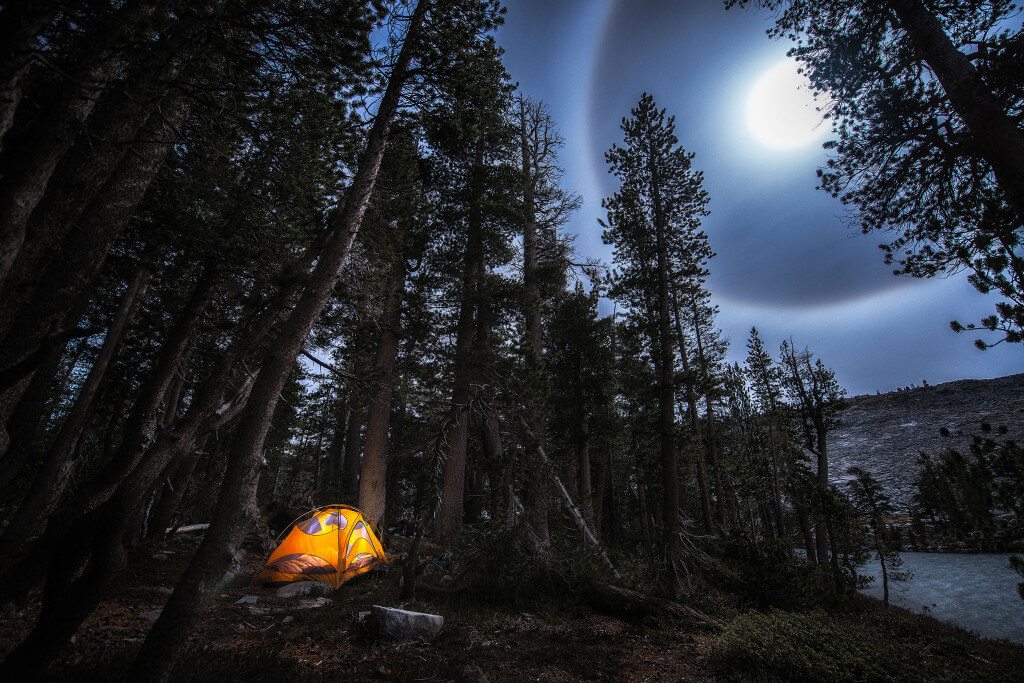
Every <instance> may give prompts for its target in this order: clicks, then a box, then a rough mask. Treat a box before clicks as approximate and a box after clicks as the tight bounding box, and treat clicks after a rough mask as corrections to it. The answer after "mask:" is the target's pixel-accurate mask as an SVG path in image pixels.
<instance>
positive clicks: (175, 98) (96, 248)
mask: <svg viewBox="0 0 1024 683" xmlns="http://www.w3.org/2000/svg"><path fill="white" fill-rule="evenodd" d="M189 108H190V101H189V100H188V99H187V98H186V97H185V96H184V95H183V94H181V93H179V92H174V93H172V94H171V95H169V97H168V98H167V100H165V102H164V103H163V105H162V106H161V111H160V112H159V114H158V115H155V116H153V117H152V118H151V120H150V121H149V123H148V124H147V126H146V127H145V130H146V131H148V132H147V137H146V140H145V141H140V142H137V143H136V145H135V148H134V149H135V154H132V155H130V156H129V157H127V158H126V159H125V161H124V163H122V164H121V165H120V166H119V167H118V170H117V172H116V173H115V174H114V175H113V176H112V177H111V179H110V182H108V184H107V185H106V187H105V188H104V190H103V192H102V193H101V195H100V196H99V197H98V198H97V200H96V201H95V202H93V204H92V206H91V207H90V210H89V212H88V213H87V214H86V215H85V216H84V217H83V219H82V220H81V222H80V225H79V227H80V229H79V230H74V231H72V232H71V234H70V235H69V237H68V240H67V241H66V243H65V244H64V245H63V247H62V248H61V249H60V251H59V252H58V253H57V254H56V255H55V256H54V257H53V258H52V259H51V261H50V263H49V265H48V266H47V268H46V269H45V270H44V271H43V275H42V277H40V278H38V279H39V282H40V284H39V285H38V286H37V287H36V288H35V290H34V291H33V293H32V296H31V298H30V299H28V300H27V302H26V304H25V305H24V306H22V307H21V308H20V309H19V310H18V311H17V314H16V315H15V317H14V318H13V323H12V325H11V326H10V327H8V328H7V330H8V332H7V334H4V335H3V337H2V341H0V366H2V367H9V366H10V365H12V364H14V363H17V362H18V361H19V360H21V359H23V358H24V357H25V356H26V355H28V354H31V353H32V352H34V351H35V350H37V349H38V348H40V345H41V344H44V343H45V340H46V339H47V338H48V336H51V335H53V334H55V333H57V332H59V331H60V328H61V327H63V328H64V329H67V328H69V327H71V326H73V325H74V324H76V323H77V318H78V316H77V315H75V316H72V315H70V313H71V312H73V311H75V310H78V309H79V308H80V309H83V310H84V308H85V306H86V303H87V298H88V294H89V292H90V290H91V289H92V287H93V284H94V282H95V279H96V277H97V274H98V273H99V271H100V269H101V268H102V266H103V263H104V260H105V259H106V256H107V253H108V252H109V251H110V247H111V245H113V243H114V241H115V240H116V239H117V237H118V236H119V235H120V234H121V232H122V231H123V229H124V228H125V226H126V225H127V224H128V221H129V220H130V219H131V217H132V215H133V214H134V213H135V209H136V207H137V206H138V203H139V201H140V200H141V198H142V195H143V194H144V193H145V191H146V189H147V188H148V187H149V184H150V182H152V180H153V178H154V177H155V176H156V173H157V171H158V170H159V169H160V167H161V166H162V165H163V163H164V160H165V158H166V156H167V152H168V151H169V150H170V146H171V143H172V142H173V140H174V139H175V136H176V135H177V129H178V128H180V126H181V125H182V123H183V122H184V120H185V118H186V116H187V115H188V111H189ZM26 388H27V383H26V385H25V386H24V387H21V388H18V387H12V388H10V389H7V390H5V391H0V425H2V424H4V423H5V422H6V421H7V419H8V417H9V415H10V413H9V412H7V411H8V410H10V408H9V406H11V405H12V404H14V403H16V402H17V401H18V400H19V399H20V396H21V394H22V393H23V392H24V391H25V390H26ZM5 446H6V431H5V430H3V431H0V452H3V450H4V448H5Z"/></svg>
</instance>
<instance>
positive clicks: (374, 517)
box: [359, 228, 408, 531]
mask: <svg viewBox="0 0 1024 683" xmlns="http://www.w3.org/2000/svg"><path fill="white" fill-rule="evenodd" d="M403 240H404V231H402V230H401V229H398V228H396V229H395V230H394V231H393V234H392V240H391V242H392V244H393V245H394V249H395V254H394V258H393V259H392V263H391V272H390V274H389V276H388V292H387V297H386V299H385V300H384V310H383V311H381V316H380V322H379V327H380V330H381V337H380V343H379V344H378V346H377V357H376V359H375V360H374V381H375V383H376V390H375V391H374V392H373V395H372V397H371V398H370V406H369V409H368V410H367V415H366V436H365V437H364V439H363V462H362V466H361V468H360V472H359V509H360V510H362V511H363V517H364V518H365V519H366V520H367V521H369V522H370V526H372V527H373V528H374V529H376V530H378V531H379V530H380V528H381V523H382V522H383V520H384V510H385V507H386V499H385V493H386V488H387V454H388V432H389V429H390V426H391V395H392V393H393V392H394V384H395V376H394V375H395V359H396V358H397V357H398V342H399V339H400V334H401V322H402V298H403V296H404V294H405V278H406V271H407V270H408V266H407V265H406V261H405V254H404V249H402V243H403Z"/></svg>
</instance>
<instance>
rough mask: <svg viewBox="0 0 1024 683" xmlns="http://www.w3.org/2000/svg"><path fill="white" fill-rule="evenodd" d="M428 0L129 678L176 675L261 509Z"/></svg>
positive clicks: (352, 238)
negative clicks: (210, 508)
mask: <svg viewBox="0 0 1024 683" xmlns="http://www.w3.org/2000/svg"><path fill="white" fill-rule="evenodd" d="M429 4H430V3H429V2H426V1H425V0H420V2H418V3H417V5H416V9H415V10H414V11H413V14H412V17H411V19H410V22H409V29H408V31H407V33H406V37H405V40H404V42H403V45H402V48H401V51H400V53H399V55H398V58H397V60H396V62H395V65H394V67H393V70H392V72H391V76H390V77H389V79H388V84H387V88H386V89H385V91H384V94H383V96H382V97H381V101H380V104H379V105H378V108H377V113H376V116H375V117H374V121H373V126H372V127H371V129H370V132H369V136H368V138H367V144H366V149H365V150H364V151H363V153H362V155H361V156H360V159H359V164H358V170H357V171H356V173H355V177H354V178H353V179H352V184H351V186H350V188H349V191H348V193H347V196H346V201H345V205H344V207H343V209H342V210H341V212H340V213H339V215H338V218H337V221H336V222H335V224H334V225H333V226H332V227H333V232H332V234H331V235H330V237H329V238H328V242H327V244H326V245H325V248H324V251H323V253H322V254H321V256H320V259H319V260H318V261H317V265H316V268H315V269H314V270H313V273H312V275H311V276H310V278H309V281H308V283H307V284H306V287H305V289H304V291H303V292H302V295H301V296H300V298H299V301H298V302H297V303H296V305H295V307H294V308H293V309H292V312H291V314H290V315H289V316H288V319H287V320H286V321H285V322H284V324H283V325H282V327H281V331H280V332H279V333H278V335H277V336H276V338H275V339H274V340H273V341H272V343H271V344H270V346H269V349H268V351H267V354H266V356H265V357H264V362H263V364H262V367H261V369H260V372H259V375H258V376H257V379H256V382H255V384H254V386H253V389H252V396H251V398H250V400H249V401H248V402H247V403H246V407H245V409H244V410H243V412H242V414H241V417H240V418H239V423H238V426H237V427H236V428H235V438H234V440H233V442H232V445H231V450H230V451H229V455H228V467H227V471H226V472H225V475H224V484H223V486H222V488H221V495H220V496H219V497H218V500H217V506H216V509H215V510H214V514H213V518H212V521H211V523H210V528H209V529H207V531H206V535H205V536H204V538H203V542H202V544H201V545H200V547H199V549H198V550H197V552H196V554H195V555H194V556H193V558H192V561H191V562H190V563H189V566H188V569H186V570H185V574H184V576H183V577H182V579H181V582H180V583H179V584H178V586H177V587H176V588H175V590H174V593H173V594H172V595H171V597H170V599H169V600H168V602H167V604H166V605H165V607H164V608H163V611H162V612H161V614H160V618H159V619H157V621H156V623H155V624H154V625H153V628H152V629H151V630H150V632H149V635H148V636H147V637H146V640H145V642H144V643H143V645H142V648H141V650H140V652H139V655H138V657H137V659H136V662H135V665H134V667H133V670H132V673H131V675H130V677H131V678H132V679H135V680H146V681H150V680H167V679H168V678H169V677H170V675H171V673H172V671H173V667H174V663H175V661H176V660H177V659H178V658H179V656H180V653H181V651H182V649H183V646H184V645H185V642H186V641H187V638H188V634H189V632H190V631H191V627H192V624H193V623H194V621H195V619H196V617H197V616H198V613H199V609H200V608H201V606H202V604H203V601H204V599H205V598H206V596H207V594H208V593H209V592H210V591H211V590H212V589H213V588H214V586H215V584H216V581H217V579H219V578H220V575H221V574H222V573H223V571H224V568H225V566H226V565H227V564H228V562H229V561H230V559H231V558H232V557H233V556H234V554H235V551H236V549H237V547H238V545H239V543H240V542H241V540H242V538H243V537H244V536H245V533H246V531H247V529H248V527H249V526H250V523H251V522H252V521H253V519H254V518H255V515H256V512H257V511H256V509H255V501H254V499H253V497H254V494H255V492H256V485H257V484H258V482H259V460H260V456H261V454H262V453H263V446H264V443H265V441H266V436H267V432H268V430H269V428H270V419H271V417H272V415H273V412H274V409H275V408H276V406H277V402H278V399H279V398H280V395H281V389H282V388H283V386H284V383H285V381H286V380H287V377H288V373H289V372H290V370H291V369H292V366H293V365H294V363H295V359H296V357H297V356H298V354H299V351H301V350H302V345H303V343H304V342H305V340H306V337H307V335H308V334H309V331H310V330H311V329H312V327H313V324H314V323H315V322H316V319H317V318H318V317H319V315H320V312H321V311H322V310H323V308H324V306H325V305H326V304H327V301H328V299H329V298H330V296H331V293H332V291H333V289H334V286H335V285H336V284H337V282H338V279H339V278H340V276H341V271H342V268H343V267H344V265H345V262H346V261H347V259H348V256H349V253H350V252H351V250H352V244H353V242H354V241H355V238H356V235H357V234H358V232H359V228H360V225H361V224H362V220H363V215H364V214H365V213H366V208H367V205H368V204H369V200H370V195H371V193H372V192H373V186H374V183H375V182H376V179H377V173H378V171H379V170H380V165H381V160H382V158H383V156H384V148H385V145H386V143H387V138H388V133H389V131H390V128H391V123H392V121H393V119H394V116H395V112H396V111H397V109H398V103H399V98H400V96H401V91H402V87H403V85H404V83H405V79H406V76H407V73H406V72H407V69H408V67H409V63H410V61H411V59H412V55H413V51H414V50H415V49H416V45H417V43H418V40H419V34H420V30H421V27H422V24H423V20H424V16H425V15H426V12H427V9H428V6H429Z"/></svg>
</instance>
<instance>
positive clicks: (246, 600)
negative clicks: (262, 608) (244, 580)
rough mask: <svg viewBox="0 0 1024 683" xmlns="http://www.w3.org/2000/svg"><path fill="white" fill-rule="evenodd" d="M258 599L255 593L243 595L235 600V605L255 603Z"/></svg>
mask: <svg viewBox="0 0 1024 683" xmlns="http://www.w3.org/2000/svg"><path fill="white" fill-rule="evenodd" d="M257 600H259V598H257V597H256V596H255V595H243V596H242V597H240V598H239V599H238V600H236V601H235V604H236V605H255V604H256V601H257Z"/></svg>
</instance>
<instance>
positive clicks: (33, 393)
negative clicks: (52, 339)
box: [0, 344, 67, 496]
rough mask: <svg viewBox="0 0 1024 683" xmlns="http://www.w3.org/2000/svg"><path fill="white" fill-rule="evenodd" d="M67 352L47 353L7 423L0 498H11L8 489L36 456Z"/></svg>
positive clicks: (57, 349)
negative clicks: (51, 399) (52, 395)
mask: <svg viewBox="0 0 1024 683" xmlns="http://www.w3.org/2000/svg"><path fill="white" fill-rule="evenodd" d="M66 349H67V344H62V345H60V346H57V347H55V348H53V349H50V350H49V351H48V352H47V355H46V358H44V359H43V361H42V363H40V365H39V368H38V369H37V370H36V371H35V372H34V373H33V374H32V381H31V382H29V384H28V387H27V388H26V389H25V392H24V393H23V394H22V395H21V397H20V399H19V400H18V405H17V407H15V409H14V411H13V412H12V414H11V418H10V420H9V421H8V423H7V429H8V432H9V435H10V444H9V446H8V448H7V453H6V454H4V456H3V457H2V458H0V495H3V496H8V495H10V491H9V487H10V485H11V483H12V482H13V481H14V479H15V478H16V477H17V476H18V475H19V474H20V473H21V470H22V468H23V467H24V466H25V463H26V462H27V461H28V459H29V457H30V456H33V455H38V450H39V449H38V446H39V445H40V441H41V439H42V435H43V431H44V429H45V428H46V426H47V424H48V423H49V417H50V412H51V410H52V402H51V401H50V395H51V388H52V387H53V386H54V384H55V383H56V382H57V379H58V374H59V373H60V366H61V360H62V359H63V357H64V353H65V351H66Z"/></svg>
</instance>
